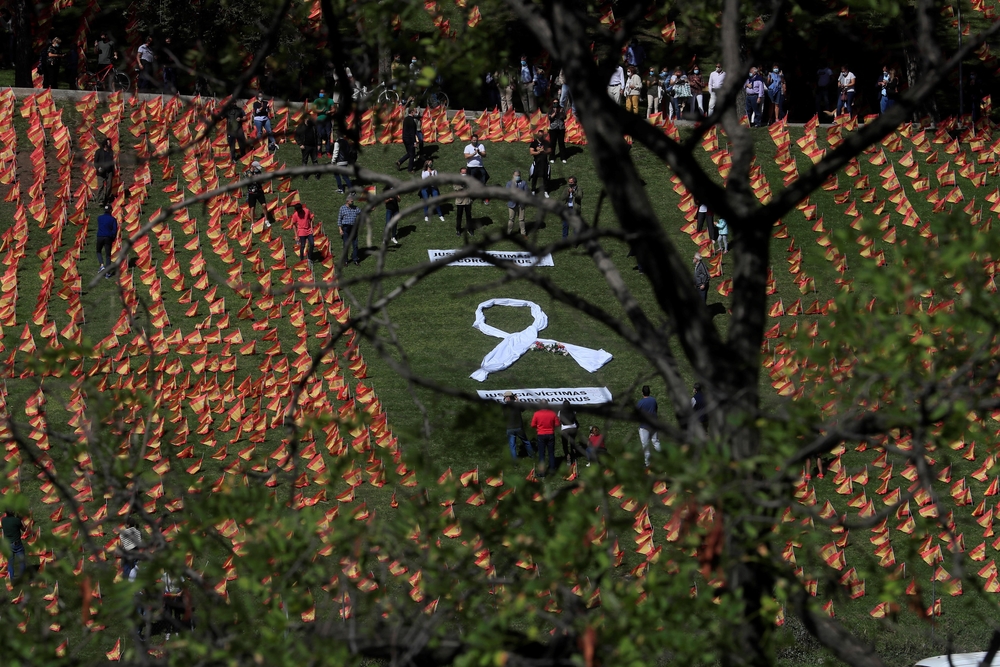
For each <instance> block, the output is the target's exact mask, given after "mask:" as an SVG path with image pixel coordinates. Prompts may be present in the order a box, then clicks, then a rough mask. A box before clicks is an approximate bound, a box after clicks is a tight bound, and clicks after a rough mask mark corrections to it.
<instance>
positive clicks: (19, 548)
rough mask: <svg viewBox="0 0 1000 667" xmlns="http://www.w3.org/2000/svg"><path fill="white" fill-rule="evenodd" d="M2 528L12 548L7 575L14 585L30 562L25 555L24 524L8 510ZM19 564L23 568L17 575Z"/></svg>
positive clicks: (1, 520)
mask: <svg viewBox="0 0 1000 667" xmlns="http://www.w3.org/2000/svg"><path fill="white" fill-rule="evenodd" d="M0 526H2V529H3V536H4V537H5V538H6V539H7V544H8V545H9V546H10V556H9V557H8V559H7V575H8V576H9V577H10V581H11V583H13V581H14V579H15V577H20V576H21V575H22V574H24V570H25V567H27V562H28V559H27V556H25V554H24V543H23V542H22V541H21V538H22V537H24V522H23V521H21V518H20V517H19V516H17V515H16V514H14V512H12V511H11V510H7V511H6V513H5V514H4V517H3V519H0ZM18 562H19V563H20V564H21V567H20V570H19V571H18V572H16V573H15V571H14V570H15V569H16V564H17V563H18Z"/></svg>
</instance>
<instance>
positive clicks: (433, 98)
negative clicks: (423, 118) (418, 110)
mask: <svg viewBox="0 0 1000 667" xmlns="http://www.w3.org/2000/svg"><path fill="white" fill-rule="evenodd" d="M421 100H422V101H423V103H424V106H425V107H427V108H429V109H437V108H438V107H442V108H444V109H447V108H448V95H447V94H446V93H445V92H444V91H443V90H441V88H440V87H437V86H435V87H432V88H428V89H427V90H426V91H424V94H423V97H421Z"/></svg>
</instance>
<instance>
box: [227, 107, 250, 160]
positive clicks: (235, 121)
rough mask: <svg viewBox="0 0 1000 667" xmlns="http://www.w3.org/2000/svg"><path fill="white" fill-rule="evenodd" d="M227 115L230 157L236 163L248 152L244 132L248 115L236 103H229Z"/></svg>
mask: <svg viewBox="0 0 1000 667" xmlns="http://www.w3.org/2000/svg"><path fill="white" fill-rule="evenodd" d="M225 113H226V141H228V142H229V155H230V157H231V158H232V160H233V162H234V163H235V162H237V161H238V160H239V159H240V158H241V157H243V156H244V155H246V152H247V135H246V133H245V132H244V131H243V121H244V119H245V118H246V117H247V115H246V112H244V111H243V107H242V106H240V105H239V104H237V103H236V102H235V101H230V102H229V104H228V105H227V106H226V112H225ZM237 147H238V148H239V150H237Z"/></svg>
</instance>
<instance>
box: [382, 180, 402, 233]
mask: <svg viewBox="0 0 1000 667" xmlns="http://www.w3.org/2000/svg"><path fill="white" fill-rule="evenodd" d="M382 193H383V194H384V195H386V198H385V231H383V232H382V238H383V239H385V238H388V239H389V243H391V244H393V245H399V241H397V240H396V226H397V225H398V224H399V195H397V194H389V192H388V191H385V190H383V191H382Z"/></svg>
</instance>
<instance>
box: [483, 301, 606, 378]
mask: <svg viewBox="0 0 1000 667" xmlns="http://www.w3.org/2000/svg"><path fill="white" fill-rule="evenodd" d="M493 306H510V307H512V308H530V309H531V317H532V319H533V320H534V321H533V322H532V323H531V324H530V325H529V326H528V328H527V329H524V330H522V331H518V332H517V333H509V332H507V331H501V330H500V329H497V328H496V327H492V326H490V325H489V324H486V314H485V312H484V311H485V310H486V309H487V308H492V307H493ZM548 325H549V318H548V317H546V315H545V311H543V310H542V308H541V306H539V305H538V304H537V303H534V302H532V301H524V300H523V299H490V300H489V301H483V302H482V303H481V304H479V307H478V308H476V321H475V322H473V323H472V328H473V329H479V330H480V331H482V332H483V333H484V334H486V335H487V336H493V337H495V338H502V339H503V340H502V341H500V344H499V345H497V346H496V347H495V348H493V349H492V350H491V351H490V353H489V354H487V355H486V356H485V357H483V363H482V365H481V366H480V367H479V370H477V371H476V372H475V373H473V374H472V379H473V380H479V381H480V382H483V381H485V380H486V378H487V377H488V376H489V374H490V373H496V372H497V371H502V370H503V369H505V368H508V367H509V366H510V365H511V364H513V363H514V362H515V361H517V360H518V359H520V358H521V355H523V354H524V353H525V352H527V351H528V350H530V349H531V346H532V345H534V344H535V341H536V340H537V341H538V342H539V343H541V344H543V345H552V344H554V343H558V344H559V345H562V346H563V347H565V348H566V352H567V353H568V354H569V356H571V357H573V359H574V360H575V361H576V363H578V364H580V366H581V367H582V368H583V369H584V370H586V371H587V372H588V373H593V372H594V371H596V370H597V369H598V368H600V367H601V366H603V365H604V364H606V363H608V362H609V361H611V355H610V354H608V353H607V352H605V351H604V350H593V349H591V348H589V347H581V346H579V345H570V344H569V343H559V342H558V341H554V340H552V339H549V338H539V337H538V332H539V331H541V330H542V329H544V328H545V327H547V326H548Z"/></svg>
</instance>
